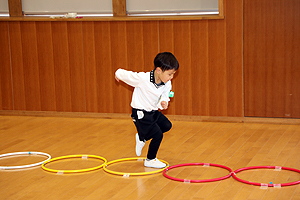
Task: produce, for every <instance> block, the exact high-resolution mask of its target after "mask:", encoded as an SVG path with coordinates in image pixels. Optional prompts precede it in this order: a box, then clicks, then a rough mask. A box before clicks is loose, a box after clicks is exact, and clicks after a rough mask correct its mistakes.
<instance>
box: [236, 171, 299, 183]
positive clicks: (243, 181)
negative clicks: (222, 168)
mask: <svg viewBox="0 0 300 200" xmlns="http://www.w3.org/2000/svg"><path fill="white" fill-rule="evenodd" d="M277 168H278V169H280V170H281V169H283V170H289V171H294V172H297V173H300V170H298V169H294V168H289V167H279V166H252V167H244V168H240V169H237V170H235V171H234V172H233V173H232V176H233V178H234V179H236V180H237V181H240V182H242V183H246V184H250V185H257V186H262V185H266V186H267V185H268V187H276V186H277V187H278V186H279V187H283V186H291V185H296V184H299V183H300V180H299V181H294V182H289V183H281V184H270V183H268V184H263V183H256V182H251V181H246V180H243V179H241V178H238V177H237V176H236V173H238V172H241V171H245V170H250V169H277Z"/></svg>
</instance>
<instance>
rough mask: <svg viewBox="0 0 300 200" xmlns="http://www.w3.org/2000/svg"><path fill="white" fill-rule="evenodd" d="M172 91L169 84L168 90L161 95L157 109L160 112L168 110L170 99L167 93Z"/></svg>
mask: <svg viewBox="0 0 300 200" xmlns="http://www.w3.org/2000/svg"><path fill="white" fill-rule="evenodd" d="M171 89H172V85H171V84H170V85H169V86H168V88H167V89H166V90H165V91H164V92H163V94H162V95H161V97H160V99H159V101H158V104H157V107H158V108H159V109H161V110H165V109H167V108H168V105H169V101H170V97H169V93H170V91H171Z"/></svg>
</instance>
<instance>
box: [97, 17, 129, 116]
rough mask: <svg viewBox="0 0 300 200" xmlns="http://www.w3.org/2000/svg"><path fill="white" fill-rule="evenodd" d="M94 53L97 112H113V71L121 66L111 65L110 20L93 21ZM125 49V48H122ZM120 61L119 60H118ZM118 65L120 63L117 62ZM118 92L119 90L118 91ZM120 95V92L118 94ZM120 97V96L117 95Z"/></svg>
mask: <svg viewBox="0 0 300 200" xmlns="http://www.w3.org/2000/svg"><path fill="white" fill-rule="evenodd" d="M94 29H95V50H96V51H95V52H96V53H95V54H96V73H97V95H98V112H100V113H112V112H114V104H115V103H116V101H112V99H114V97H113V94H114V92H115V90H118V89H119V88H118V87H117V88H115V86H116V85H117V83H116V81H115V79H114V71H115V70H116V68H119V67H121V66H113V65H112V63H113V61H112V60H113V59H114V58H113V57H112V55H114V54H113V51H115V50H113V49H112V44H111V43H112V41H111V37H112V36H111V35H112V34H113V32H111V31H114V30H111V24H110V22H95V28H94ZM124 51H125V50H124ZM120 62H121V61H120ZM118 65H120V64H118ZM119 92H120V91H119ZM118 95H120V94H118ZM119 98H120V97H119Z"/></svg>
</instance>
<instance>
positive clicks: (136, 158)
mask: <svg viewBox="0 0 300 200" xmlns="http://www.w3.org/2000/svg"><path fill="white" fill-rule="evenodd" d="M145 159H146V158H141V157H134V158H122V159H117V160H113V161H110V162H108V163H107V164H106V166H104V167H103V169H104V171H106V172H108V173H111V174H115V175H121V176H126V177H129V176H142V175H150V174H156V173H159V172H161V171H163V170H164V169H166V168H167V167H168V166H169V163H168V162H166V161H164V160H160V159H159V160H160V161H161V162H163V163H165V164H166V165H167V166H166V167H165V168H161V169H158V170H155V171H151V172H136V173H127V172H117V171H113V170H109V169H107V166H108V165H111V164H113V163H117V162H122V161H129V160H145Z"/></svg>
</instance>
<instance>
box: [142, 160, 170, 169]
mask: <svg viewBox="0 0 300 200" xmlns="http://www.w3.org/2000/svg"><path fill="white" fill-rule="evenodd" d="M144 166H145V167H152V168H165V167H166V166H167V165H166V164H165V163H163V162H161V161H159V160H158V159H157V158H154V159H152V160H148V159H145V162H144Z"/></svg>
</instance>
